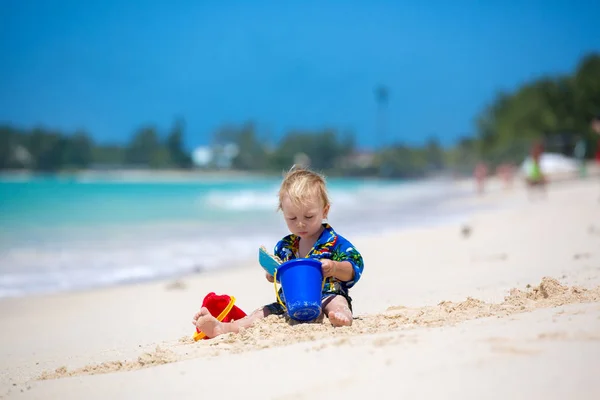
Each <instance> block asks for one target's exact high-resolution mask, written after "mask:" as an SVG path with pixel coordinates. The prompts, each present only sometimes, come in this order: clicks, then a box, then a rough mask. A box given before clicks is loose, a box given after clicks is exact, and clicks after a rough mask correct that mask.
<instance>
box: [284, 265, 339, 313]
mask: <svg viewBox="0 0 600 400" xmlns="http://www.w3.org/2000/svg"><path fill="white" fill-rule="evenodd" d="M326 280H327V278H323V283H321V292H323V288H324V287H325V281H326ZM273 287H275V296H277V302H278V303H279V304H281V307H283V309H284V311H286V312H287V307H286V306H285V304H283V301H281V298H280V297H279V290H278V289H277V269H275V272H274V273H273Z"/></svg>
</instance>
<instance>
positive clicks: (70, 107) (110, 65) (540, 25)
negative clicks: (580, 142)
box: [0, 0, 600, 148]
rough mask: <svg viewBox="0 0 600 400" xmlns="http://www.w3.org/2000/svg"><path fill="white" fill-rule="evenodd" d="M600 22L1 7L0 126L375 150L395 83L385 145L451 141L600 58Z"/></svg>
mask: <svg viewBox="0 0 600 400" xmlns="http://www.w3.org/2000/svg"><path fill="white" fill-rule="evenodd" d="M594 3H595V4H594ZM598 15H600V2H594V1H591V0H584V1H574V0H571V1H553V0H547V1H538V0H531V1H512V0H511V1H509V0H507V1H491V0H490V1H488V2H484V1H436V0H430V1H426V2H417V1H414V2H407V1H400V0H396V1H375V0H371V1H352V0H345V1H325V0H321V1H311V0H304V1H281V0H280V1H260V0H252V1H191V0H172V1H114V0H107V1H93V2H92V1H90V2H84V1H73V0H66V1H60V2H59V1H51V0H47V1H27V0H3V1H2V2H0V54H1V55H2V60H1V61H0V122H8V123H13V124H16V125H19V126H23V127H32V126H34V125H44V126H47V127H51V128H57V129H61V130H66V131H73V130H75V129H78V128H84V129H86V130H87V131H89V132H90V133H91V134H92V135H93V137H94V138H95V139H96V140H97V141H99V142H119V143H124V142H125V141H127V140H128V139H129V138H130V137H131V135H132V133H133V132H134V131H135V130H136V129H137V128H139V127H140V126H142V125H145V124H155V125H156V126H157V127H158V128H159V129H162V130H166V129H168V128H169V127H170V126H171V124H172V122H173V120H174V118H176V117H177V116H182V117H184V118H185V121H186V123H187V131H186V142H187V145H188V146H189V147H194V146H197V145H202V144H206V143H207V142H208V141H209V140H210V137H211V135H212V133H213V132H214V130H215V129H217V128H218V127H219V126H221V125H223V124H227V123H243V122H244V121H247V120H254V121H256V123H257V124H258V127H259V128H260V129H261V130H264V131H266V132H270V133H271V135H272V137H274V138H277V137H279V136H281V134H282V133H283V132H285V131H286V130H288V129H292V128H297V129H315V128H321V127H336V128H339V129H342V130H352V131H354V132H355V133H356V135H357V139H358V144H359V145H360V146H361V147H366V148H372V147H374V146H377V145H378V139H377V137H376V135H375V134H374V133H375V132H376V117H377V108H376V103H375V100H374V95H373V91H374V88H375V86H376V85H378V84H380V83H383V84H385V85H387V86H388V87H389V88H390V92H391V95H390V102H389V106H388V132H389V133H388V135H389V138H388V140H390V141H391V140H394V141H403V142H407V143H413V144H419V143H423V142H424V141H425V140H426V139H427V138H428V137H431V136H435V137H437V138H438V139H440V140H441V141H442V143H444V144H450V143H452V142H453V141H455V140H456V139H457V138H458V137H459V136H463V135H465V134H472V133H473V132H474V118H475V116H476V114H477V113H478V112H479V111H480V110H481V109H482V108H483V107H484V106H485V105H486V104H487V103H488V102H490V101H491V100H492V99H493V96H494V94H495V93H496V92H497V91H498V90H512V89H514V88H515V87H517V86H518V85H519V84H521V83H523V82H525V81H527V80H530V79H533V78H536V77H539V76H542V75H548V74H562V73H567V72H570V71H572V70H573V69H574V68H575V67H576V65H577V63H578V61H579V59H580V57H581V56H582V55H584V54H585V53H587V52H590V51H599V50H600V23H599V22H598Z"/></svg>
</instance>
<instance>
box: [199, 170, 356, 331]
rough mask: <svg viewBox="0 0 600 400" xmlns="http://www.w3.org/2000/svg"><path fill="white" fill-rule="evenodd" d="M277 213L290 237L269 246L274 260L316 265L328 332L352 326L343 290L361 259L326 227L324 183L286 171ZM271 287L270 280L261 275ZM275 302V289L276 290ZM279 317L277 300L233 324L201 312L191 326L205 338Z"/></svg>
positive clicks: (312, 174)
mask: <svg viewBox="0 0 600 400" xmlns="http://www.w3.org/2000/svg"><path fill="white" fill-rule="evenodd" d="M278 209H279V210H281V211H282V214H283V217H284V219H285V222H286V224H287V227H288V229H289V230H290V232H291V234H290V235H287V236H285V237H284V238H283V239H281V240H280V241H279V242H278V243H277V244H276V245H275V251H274V254H275V256H277V257H279V259H280V260H281V261H283V262H286V261H289V260H292V259H295V258H313V259H317V260H319V261H320V262H321V269H322V271H323V277H325V278H327V279H326V282H325V285H324V287H323V290H322V296H321V302H322V309H323V312H322V314H321V316H320V317H319V318H323V316H324V315H326V316H327V317H328V319H329V321H330V322H331V324H332V325H333V326H334V327H338V326H350V325H352V299H351V298H350V295H349V289H350V288H351V287H353V286H354V285H355V284H356V282H358V280H359V279H360V277H361V275H362V272H363V268H364V265H363V259H362V256H361V254H360V253H359V252H358V250H356V248H355V247H354V246H353V245H352V244H351V243H350V242H349V241H348V240H346V239H345V238H344V237H342V236H341V235H339V234H338V233H337V232H336V231H334V230H333V228H332V227H331V225H329V223H327V222H326V220H327V215H328V213H329V209H330V202H329V197H328V194H327V188H326V184H325V178H324V177H323V176H321V175H320V174H317V173H315V172H312V171H310V170H308V169H304V168H292V169H291V170H290V171H289V172H288V173H287V174H286V176H285V177H284V179H283V182H282V184H281V187H280V189H279V207H278ZM266 278H267V280H268V281H269V282H271V283H273V280H274V278H273V276H271V275H270V274H268V273H267V276H266ZM280 297H281V289H280ZM272 314H274V315H283V314H285V309H284V308H283V306H282V305H281V304H279V303H278V302H277V301H275V302H273V303H271V304H268V305H266V306H263V307H261V308H259V309H257V310H255V311H254V312H253V313H252V314H250V315H248V316H247V317H244V318H242V319H240V320H237V321H232V322H220V321H218V320H217V319H216V318H215V316H213V315H211V314H210V312H209V311H208V309H207V308H204V307H203V308H202V309H201V310H200V311H199V312H198V313H196V315H194V318H193V321H192V323H193V324H194V325H195V326H196V328H197V329H198V330H199V331H201V332H203V333H204V334H205V335H206V336H207V337H209V338H212V337H215V336H218V335H221V334H224V333H229V332H233V333H238V332H239V330H240V328H248V327H250V326H252V325H253V324H254V323H255V322H256V321H258V320H260V319H262V318H265V317H267V316H269V315H272Z"/></svg>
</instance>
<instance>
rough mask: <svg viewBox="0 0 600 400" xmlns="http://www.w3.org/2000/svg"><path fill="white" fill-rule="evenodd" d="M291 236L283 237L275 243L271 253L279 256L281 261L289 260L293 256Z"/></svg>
mask: <svg viewBox="0 0 600 400" xmlns="http://www.w3.org/2000/svg"><path fill="white" fill-rule="evenodd" d="M291 243H292V242H291V238H290V237H289V236H286V237H284V238H283V239H281V240H280V241H279V242H277V244H276V245H275V248H274V249H273V254H274V255H276V256H277V257H279V259H280V260H281V261H283V262H285V261H289V260H291V259H292V258H294V253H293V251H292V249H291Z"/></svg>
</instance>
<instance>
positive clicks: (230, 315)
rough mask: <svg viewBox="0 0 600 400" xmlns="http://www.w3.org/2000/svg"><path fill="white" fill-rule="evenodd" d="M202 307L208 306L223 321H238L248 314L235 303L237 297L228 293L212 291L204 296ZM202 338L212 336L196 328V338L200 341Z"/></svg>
mask: <svg viewBox="0 0 600 400" xmlns="http://www.w3.org/2000/svg"><path fill="white" fill-rule="evenodd" d="M202 307H206V308H207V309H208V311H209V312H210V314H211V315H212V316H214V317H215V318H217V320H219V321H221V322H231V321H237V320H238V319H242V318H244V317H245V316H246V313H245V312H244V311H242V310H241V309H240V308H239V307H238V306H236V305H235V297H233V296H229V295H227V294H222V295H217V294H215V293H214V292H210V293H209V294H207V295H206V297H204V300H203V301H202ZM200 339H210V338H209V337H208V336H206V335H205V334H204V332H201V331H199V330H198V328H196V332H195V333H194V340H195V341H198V340H200Z"/></svg>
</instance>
